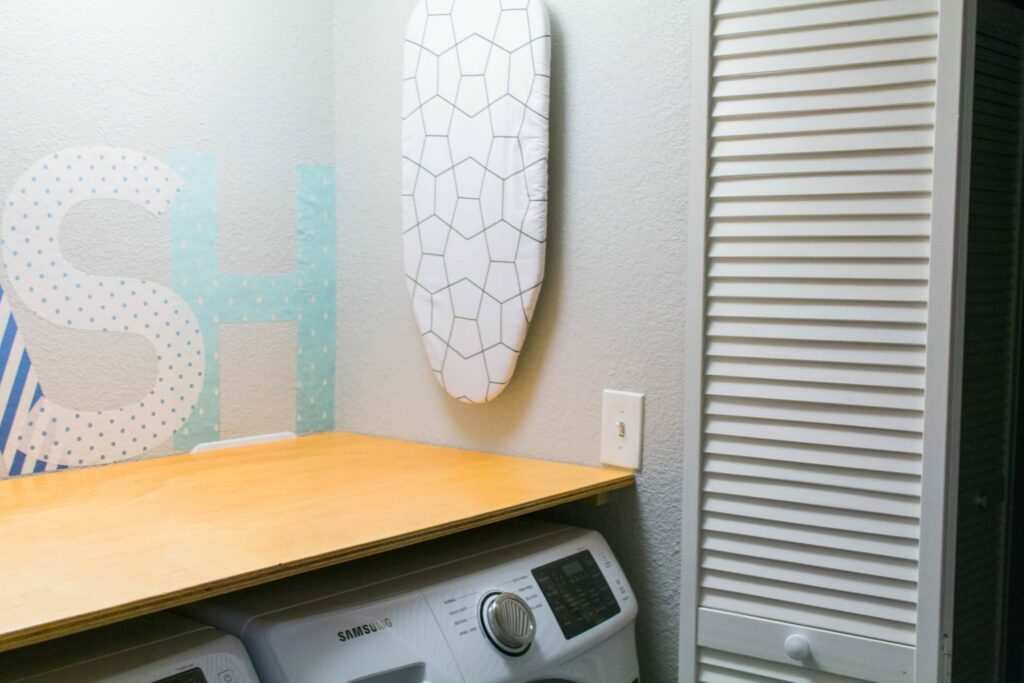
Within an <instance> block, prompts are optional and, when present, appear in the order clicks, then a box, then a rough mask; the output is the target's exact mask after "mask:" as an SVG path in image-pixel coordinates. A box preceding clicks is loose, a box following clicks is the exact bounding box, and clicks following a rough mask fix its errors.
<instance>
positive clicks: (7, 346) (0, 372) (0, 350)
mask: <svg viewBox="0 0 1024 683" xmlns="http://www.w3.org/2000/svg"><path fill="white" fill-rule="evenodd" d="M17 335H18V324H17V323H16V322H14V316H13V315H11V316H10V317H8V318H7V329H5V330H4V340H3V342H0V381H3V378H4V371H5V370H7V361H8V359H9V358H10V356H11V347H12V346H14V338H15V337H16V336H17Z"/></svg>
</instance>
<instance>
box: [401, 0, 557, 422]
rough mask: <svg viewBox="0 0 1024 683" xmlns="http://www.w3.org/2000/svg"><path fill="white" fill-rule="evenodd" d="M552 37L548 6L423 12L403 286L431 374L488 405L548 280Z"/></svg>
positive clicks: (515, 2) (505, 4)
mask: <svg viewBox="0 0 1024 683" xmlns="http://www.w3.org/2000/svg"><path fill="white" fill-rule="evenodd" d="M550 64H551V31H550V25H549V23H548V16H547V12H546V11H545V9H544V6H543V4H542V3H541V1H540V0H422V1H421V2H420V3H419V4H418V5H417V7H416V10H415V11H414V12H413V15H412V19H411V21H410V23H409V32H408V36H407V38H406V43H405V74H404V78H405V80H404V88H405V94H404V110H403V112H402V119H403V123H402V154H403V162H402V164H403V172H402V203H403V211H402V216H403V239H404V243H405V244H404V254H405V274H406V280H407V282H408V285H409V293H410V294H411V296H412V305H413V311H414V313H415V316H416V322H417V324H418V326H419V330H420V333H421V334H422V337H423V343H424V345H425V347H426V350H427V356H428V358H429V361H430V366H431V368H432V369H433V371H434V373H435V375H436V376H437V379H438V381H439V382H440V383H441V385H442V386H443V387H444V388H445V390H446V391H447V392H448V393H449V394H451V395H452V396H453V397H455V398H457V399H459V400H461V401H464V402H467V403H483V402H486V401H490V400H491V399H493V398H495V397H496V396H498V394H500V393H501V392H502V391H503V390H504V389H505V387H506V386H508V383H509V380H510V379H511V378H512V373H513V372H514V371H515V367H516V362H517V361H518V359H519V354H520V352H521V351H522V348H523V342H524V340H525V339H526V332H527V328H528V326H529V323H530V321H531V320H532V318H533V312H534V308H535V306H536V305H537V298H538V296H539V294H540V288H541V282H542V281H543V278H544V250H545V243H546V240H547V199H548V190H547V184H548V161H547V160H548V94H549V92H550V78H551V71H550Z"/></svg>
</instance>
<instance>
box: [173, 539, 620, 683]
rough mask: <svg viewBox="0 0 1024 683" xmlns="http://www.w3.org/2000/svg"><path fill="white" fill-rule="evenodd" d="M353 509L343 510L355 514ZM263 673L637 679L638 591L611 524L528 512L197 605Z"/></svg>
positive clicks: (326, 677) (383, 680)
mask: <svg viewBox="0 0 1024 683" xmlns="http://www.w3.org/2000/svg"><path fill="white" fill-rule="evenodd" d="M343 523H344V520H339V524H343ZM185 612H186V613H187V614H188V615H189V616H190V617H192V618H195V619H197V620H200V621H203V622H205V623H209V624H212V625H214V626H216V627H217V628H219V629H221V630H224V631H227V632H228V633H232V634H235V635H237V636H238V637H239V638H241V639H242V641H243V642H244V643H245V646H246V648H247V649H248V651H249V654H250V656H251V657H252V660H253V663H254V665H255V666H256V670H257V673H258V674H259V676H260V679H261V680H262V681H263V683H535V682H536V683H540V682H543V683H634V682H636V681H638V676H639V674H638V664H637V655H636V637H635V633H634V624H635V620H636V615H637V604H636V597H635V596H634V594H633V591H632V590H631V589H630V586H629V582H628V581H627V580H626V576H625V574H624V573H623V571H622V568H621V567H620V566H619V563H618V562H617V561H616V559H615V556H614V555H613V554H612V551H611V549H610V548H609V547H608V544H607V543H606V542H605V540H604V539H603V538H602V537H601V535H600V534H598V533H596V532H594V531H586V530H583V529H577V528H573V527H567V526H561V525H554V524H548V523H543V522H536V521H516V522H508V523H504V524H500V525H494V526H488V527H485V528H482V529H478V530H475V531H471V532H467V533H463V534H459V535H456V536H451V537H448V538H445V539H441V540H438V541H432V542H428V543H422V544H419V545H416V546H412V547H409V548H406V549H403V550H400V551H395V552H392V553H387V554H383V555H378V556H375V557H372V558H367V559H365V560H359V561H357V562H353V563H348V564H344V565H340V566H337V567H333V568H331V569H327V570H323V571H319V572H314V573H310V574H306V575H302V576H299V577H295V578H292V579H286V580H284V581H279V582H275V583H272V584H267V585H265V586H261V587H258V588H254V589H249V590H246V591H241V592H238V593H234V594H231V595H227V596H223V597H219V598H215V599H212V600H209V601H206V602H202V603H198V604H195V605H191V606H189V607H187V608H185Z"/></svg>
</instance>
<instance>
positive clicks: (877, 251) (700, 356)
mask: <svg viewBox="0 0 1024 683" xmlns="http://www.w3.org/2000/svg"><path fill="white" fill-rule="evenodd" d="M957 5H960V7H959V8H958V7H957ZM703 12H704V13H705V14H704V15H703V16H698V17H697V24H698V27H703V30H704V31H706V34H705V35H704V37H703V40H701V39H700V36H698V40H697V41H696V42H697V45H698V49H699V50H706V56H705V58H704V61H703V62H701V59H700V58H698V60H697V61H698V64H699V65H700V67H701V68H702V69H706V73H703V74H702V73H701V72H700V71H698V77H697V78H695V86H694V87H695V88H696V89H697V90H698V93H697V95H695V100H694V116H695V122H694V130H695V136H694V137H697V136H700V135H702V134H703V137H704V140H703V146H701V145H694V147H695V154H697V160H696V163H695V165H694V180H695V182H694V185H695V187H696V190H695V191H696V192H697V193H698V194H697V196H695V197H694V205H695V206H694V215H693V219H694V224H695V228H694V230H692V231H691V234H692V235H696V237H697V239H696V240H694V241H693V242H692V243H691V247H690V248H691V250H693V252H691V261H690V266H691V271H692V272H691V286H690V293H689V300H690V301H693V300H694V299H695V298H696V299H697V300H698V303H697V305H693V306H690V311H691V313H690V314H691V315H694V313H693V311H700V313H701V318H702V319H701V320H700V321H697V322H699V323H700V324H699V325H695V327H699V329H697V330H696V331H695V332H693V333H692V334H691V335H690V338H689V340H688V341H689V348H688V354H689V358H688V369H689V374H690V376H691V377H690V385H689V387H688V393H689V396H688V399H689V400H690V401H691V407H690V410H689V414H688V416H687V417H688V423H687V424H688V426H689V427H690V428H691V430H692V432H693V433H691V435H690V437H689V440H688V443H687V454H686V465H685V469H686V483H685V486H686V490H685V493H684V496H685V498H684V509H685V511H686V512H685V514H686V515H687V517H686V519H685V520H684V544H685V545H684V551H683V554H684V563H685V564H686V566H685V567H684V572H683V591H682V594H683V604H682V610H683V628H682V638H681V640H682V649H681V660H682V665H681V676H680V678H681V680H683V681H687V680H699V681H708V682H719V681H822V682H829V681H837V682H838V681H863V680H868V681H885V682H895V681H914V680H922V681H928V680H929V679H928V678H927V676H928V675H930V674H926V673H925V672H926V670H927V671H931V670H934V671H935V672H938V670H939V668H938V667H939V666H940V663H939V660H940V649H941V644H940V642H939V640H940V638H937V637H936V638H933V635H934V634H940V633H941V631H942V628H943V627H942V625H941V624H940V623H939V621H940V619H942V618H944V617H943V610H941V609H933V608H932V606H928V607H927V608H925V609H922V608H921V604H922V603H923V602H926V601H937V600H940V599H941V594H942V588H943V585H944V584H943V582H944V581H945V579H944V578H943V576H942V572H941V567H933V566H932V565H933V564H936V563H941V560H942V555H943V547H942V546H943V543H944V538H945V533H946V532H945V530H944V521H943V519H942V517H943V514H940V515H938V517H939V518H935V517H936V515H934V514H931V513H929V514H927V515H926V514H925V513H924V512H923V509H928V510H930V511H935V510H936V509H937V510H939V512H940V513H943V512H944V501H945V495H946V494H945V486H944V481H945V478H946V475H945V467H946V465H947V450H946V442H947V439H946V438H945V430H946V426H945V423H946V417H947V416H946V410H947V407H948V406H949V404H950V401H949V399H948V396H947V392H948V384H949V382H950V374H951V373H950V370H949V362H948V359H949V357H950V348H949V347H950V344H951V341H950V340H951V338H952V337H953V332H954V325H953V322H952V321H953V320H954V319H955V316H954V315H953V302H954V298H953V292H954V289H953V286H952V283H953V282H954V280H955V278H954V275H955V269H956V264H955V259H954V258H953V253H954V249H953V247H954V222H955V218H956V213H955V211H956V200H955V197H953V198H951V197H950V196H949V195H955V194H956V191H957V183H956V180H957V177H958V173H957V169H956V168H955V167H956V166H957V164H958V160H957V159H958V157H957V154H958V149H959V147H958V144H957V135H958V130H959V129H958V124H957V111H958V108H959V98H960V96H961V95H960V68H961V64H960V61H961V59H960V29H961V28H962V26H963V15H962V13H963V7H962V3H957V2H951V1H948V0H846V1H835V0H717V1H716V2H712V3H711V5H710V7H705V8H704V9H703ZM698 30H700V28H698ZM702 56H703V55H702ZM702 75H703V76H704V80H703V82H701V80H700V76H702ZM705 86H706V94H707V97H706V98H705V101H703V102H702V100H701V97H702V94H703V93H704V92H705V91H704V90H703V88H704V87H705ZM702 126H703V129H702ZM702 130H703V133H701V132H697V131H702ZM690 322H691V324H694V323H695V321H693V320H691V321H690ZM943 333H944V334H943ZM935 378H939V379H935ZM697 427H699V428H700V429H699V432H698V430H697ZM926 434H927V435H929V436H927V437H926ZM940 437H941V438H940ZM936 525H937V526H936ZM926 562H927V563H928V568H925V567H924V563H926ZM924 622H928V623H924ZM793 635H796V636H799V637H800V638H803V639H805V640H806V642H807V643H808V644H809V646H810V652H811V656H810V657H809V658H807V659H802V660H801V659H799V658H794V657H793V656H792V654H793V653H790V654H787V652H786V649H785V647H784V644H785V642H786V639H787V638H788V637H789V636H793ZM925 640H926V641H927V644H924V641H925ZM925 660H927V663H926V664H922V663H921V662H922V661H925ZM932 660H934V661H932ZM936 675H937V674H936ZM922 676H925V677H924V678H922Z"/></svg>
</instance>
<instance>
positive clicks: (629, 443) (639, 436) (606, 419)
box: [601, 389, 644, 470]
mask: <svg viewBox="0 0 1024 683" xmlns="http://www.w3.org/2000/svg"><path fill="white" fill-rule="evenodd" d="M643 432H644V395H643V394H636V393H633V392H629V391H612V390H611V389H605V391H604V400H603V402H602V404H601V462H602V463H604V464H605V465H612V466H614V467H625V468H628V469H631V470H639V469H640V450H641V447H642V445H643V443H642V442H643Z"/></svg>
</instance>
